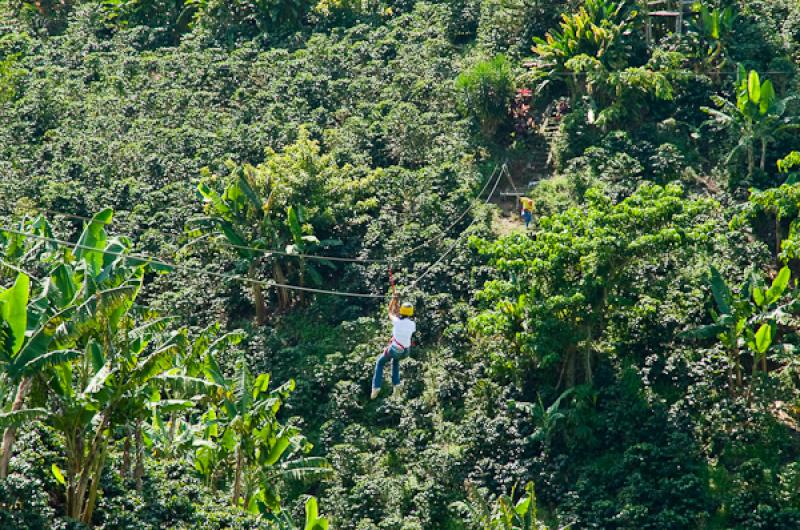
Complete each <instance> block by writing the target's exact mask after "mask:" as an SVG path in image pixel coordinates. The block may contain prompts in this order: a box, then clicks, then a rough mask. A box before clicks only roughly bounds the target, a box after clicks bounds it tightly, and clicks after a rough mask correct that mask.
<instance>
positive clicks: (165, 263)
mask: <svg viewBox="0 0 800 530" xmlns="http://www.w3.org/2000/svg"><path fill="white" fill-rule="evenodd" d="M504 171H507V166H505V164H504V165H503V167H502V169H501V170H500V173H499V174H497V178H496V179H495V183H494V187H492V191H491V192H490V193H489V195H488V197H487V198H486V202H485V204H488V203H489V201H490V200H491V198H492V196H493V195H494V192H495V191H496V190H497V186H498V185H499V184H500V180H501V177H502V174H503V172H504ZM490 182H491V181H490ZM475 222H477V218H476V219H473V220H472V222H470V224H469V225H467V227H466V228H465V229H464V231H463V232H461V234H459V236H458V237H457V238H456V240H455V241H454V242H453V244H452V245H451V246H450V247H449V248H448V249H447V250H446V251H445V252H444V254H442V255H441V256H440V257H439V259H437V260H436V261H435V262H434V263H433V264H431V265H430V266H429V267H428V268H427V269H426V270H425V271H424V272H423V273H422V274H421V275H420V276H418V277H417V278H416V279H415V280H414V282H412V284H411V287H414V286H416V284H417V283H418V282H419V281H420V280H421V279H422V278H424V277H425V276H427V275H428V274H429V273H430V272H431V271H432V270H433V267H435V266H436V265H438V264H439V263H441V262H442V261H443V260H444V258H446V257H447V255H449V254H450V252H452V251H453V249H455V247H456V246H457V245H458V243H459V241H461V239H462V238H463V237H464V234H465V233H466V231H467V230H468V229H469V228H470V227H472V225H474V224H475ZM0 230H2V231H4V232H7V233H9V234H16V235H20V236H24V237H30V238H31V239H36V240H39V241H44V242H49V243H52V244H56V245H60V246H62V247H67V248H72V249H82V250H89V251H94V252H101V253H103V254H104V255H109V256H116V257H119V258H122V259H126V260H136V261H141V262H145V263H154V264H157V265H161V266H163V267H168V268H170V269H173V270H177V271H183V272H187V273H192V274H197V275H205V276H212V277H215V278H222V279H226V280H235V281H240V282H243V283H248V284H251V285H260V286H262V287H264V288H267V289H269V288H281V289H289V290H297V291H305V292H311V293H318V294H330V295H334V296H349V297H357V298H385V295H382V294H370V293H353V292H348V291H334V290H329V289H317V288H313V287H305V286H300V285H291V284H283V283H277V282H274V281H262V280H255V279H253V278H247V277H246V276H241V275H234V274H226V273H219V272H214V271H209V270H204V269H198V268H196V267H189V266H187V265H179V264H177V263H172V262H168V261H165V260H162V259H158V258H154V257H152V256H147V255H145V254H134V253H130V254H128V253H123V252H115V251H111V250H99V249H97V248H94V247H89V246H86V245H81V244H80V243H71V242H69V241H64V240H62V239H57V238H54V237H47V236H43V235H39V234H34V233H30V232H25V231H22V230H16V229H14V228H12V227H9V226H5V225H0ZM390 275H391V276H390V277H391V281H392V289H393V292H394V289H395V288H394V275H393V274H391V269H390Z"/></svg>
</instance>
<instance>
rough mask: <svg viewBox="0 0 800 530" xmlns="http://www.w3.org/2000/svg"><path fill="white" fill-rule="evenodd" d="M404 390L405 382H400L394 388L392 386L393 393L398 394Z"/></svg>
mask: <svg viewBox="0 0 800 530" xmlns="http://www.w3.org/2000/svg"><path fill="white" fill-rule="evenodd" d="M402 391H403V383H400V384H398V385H394V388H392V395H393V396H396V395H398V394H400V392H402Z"/></svg>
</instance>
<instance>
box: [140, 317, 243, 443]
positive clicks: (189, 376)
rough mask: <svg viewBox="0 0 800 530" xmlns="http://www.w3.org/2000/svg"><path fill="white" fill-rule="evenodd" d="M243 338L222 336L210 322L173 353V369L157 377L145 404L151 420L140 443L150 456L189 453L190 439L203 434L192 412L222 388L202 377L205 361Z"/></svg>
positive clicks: (234, 335) (231, 333)
mask: <svg viewBox="0 0 800 530" xmlns="http://www.w3.org/2000/svg"><path fill="white" fill-rule="evenodd" d="M243 338H244V334H243V333H242V332H239V331H235V332H229V333H222V332H221V329H220V325H219V324H218V323H214V324H212V325H210V326H208V327H206V328H205V329H203V330H202V331H201V332H200V333H199V334H198V335H197V336H196V337H195V338H194V339H193V340H192V341H191V343H190V344H188V345H187V347H186V348H185V349H183V350H181V351H179V352H178V353H177V354H176V356H175V359H174V364H175V366H174V367H173V368H171V369H170V370H168V371H166V372H164V373H163V374H161V375H159V376H158V378H157V379H158V381H159V382H160V383H161V387H160V388H159V389H158V391H157V393H156V395H155V396H154V399H152V400H151V402H150V404H149V406H150V407H151V409H152V418H151V423H150V424H149V425H147V426H146V427H145V433H144V442H145V444H146V446H147V447H148V448H149V449H150V451H151V453H152V454H153V455H154V456H160V455H167V456H174V455H176V454H178V453H184V452H188V451H191V450H192V444H193V442H194V440H195V439H196V438H200V437H201V436H202V432H203V426H202V422H201V420H200V415H199V414H197V413H196V410H197V408H203V407H206V408H207V407H208V405H209V404H211V403H214V402H216V400H217V398H218V393H219V392H220V391H221V389H222V387H221V386H220V385H218V384H217V383H215V382H214V381H213V380H209V379H208V378H206V377H205V375H204V366H205V364H204V363H205V360H206V358H207V357H208V356H212V357H217V356H218V355H220V354H221V353H222V352H224V351H225V350H228V349H230V348H231V347H233V346H235V345H236V344H238V343H239V342H240V341H241V340H242V339H243ZM162 396H163V398H162ZM190 404H191V405H192V406H189V405H190ZM165 418H167V420H166V421H165Z"/></svg>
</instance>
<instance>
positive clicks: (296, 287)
mask: <svg viewBox="0 0 800 530" xmlns="http://www.w3.org/2000/svg"><path fill="white" fill-rule="evenodd" d="M0 230H2V231H4V232H8V233H9V234H17V235H20V236H25V237H30V238H32V239H37V240H39V241H45V242H49V243H53V244H56V245H60V246H62V247H67V248H73V249H83V250H91V251H94V252H100V253H102V254H104V255H108V256H116V257H119V258H122V259H126V260H135V261H139V262H144V263H154V264H156V265H161V266H163V267H168V268H170V269H174V270H176V271H183V272H187V273H191V274H197V275H205V276H212V277H215V278H222V279H226V280H235V281H240V282H243V283H249V284H251V285H260V286H262V287H264V288H267V289H270V288H273V287H277V288H280V289H289V290H294V291H306V292H311V293H319V294H331V295H336V296H350V297H357V298H385V295H382V294H369V293H352V292H347V291H333V290H328V289H316V288H314V287H304V286H300V285H291V284H284V283H277V282H274V281H263V280H255V279H253V278H247V277H246V276H241V275H238V274H226V273H220V272H214V271H208V270H204V269H198V268H196V267H189V266H187V265H179V264H177V263H171V262H168V261H164V260H162V259H157V258H153V257H152V256H147V255H144V254H132V253H131V254H126V253H123V252H114V251H111V250H100V249H96V248H94V247H89V246H86V245H81V244H79V243H70V242H69V241H64V240H62V239H56V238H54V237H47V236H42V235H39V234H33V233H30V232H24V231H21V230H16V229H14V228H10V227H8V226H4V225H0Z"/></svg>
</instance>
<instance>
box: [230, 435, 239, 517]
mask: <svg viewBox="0 0 800 530" xmlns="http://www.w3.org/2000/svg"><path fill="white" fill-rule="evenodd" d="M241 495H242V446H241V444H240V445H238V446H236V473H235V475H234V479H233V498H232V499H231V500H232V503H233V505H234V506H239V497H241Z"/></svg>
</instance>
